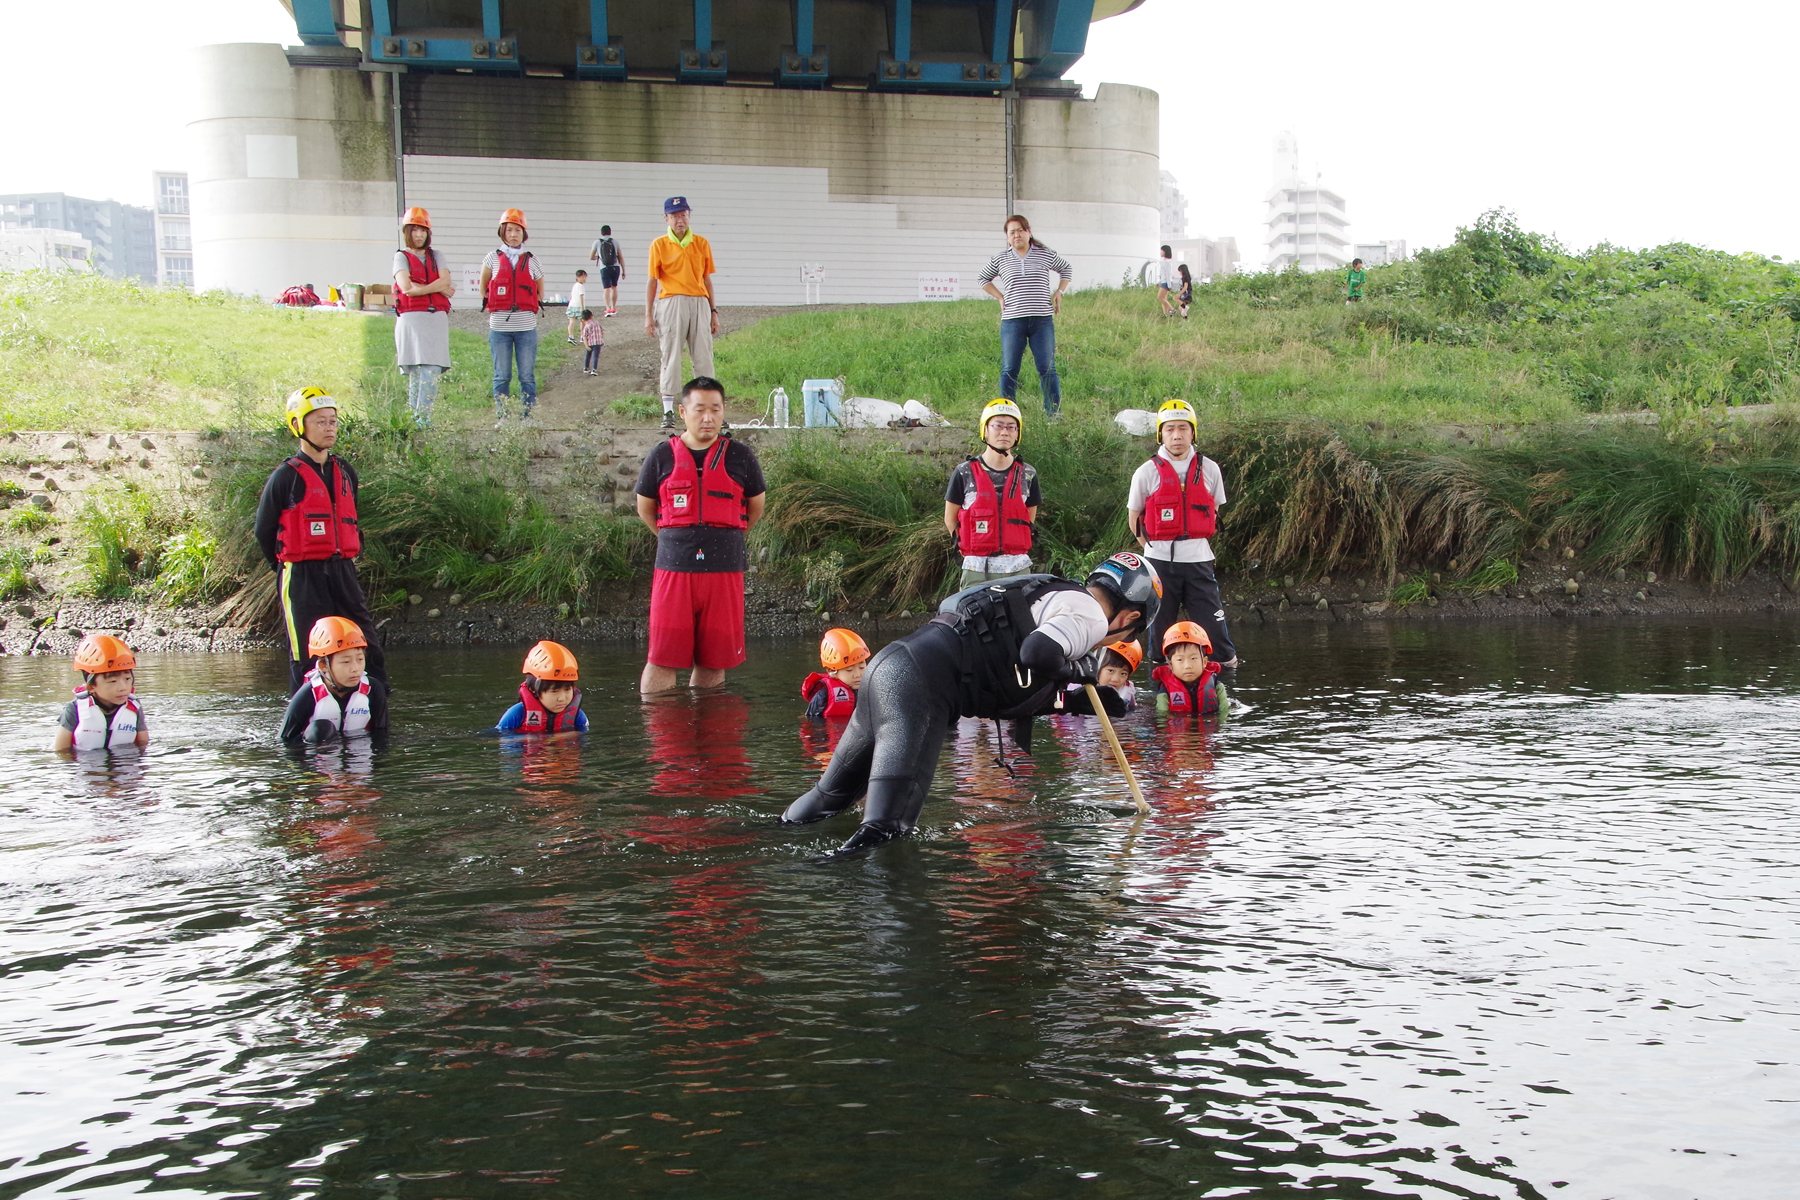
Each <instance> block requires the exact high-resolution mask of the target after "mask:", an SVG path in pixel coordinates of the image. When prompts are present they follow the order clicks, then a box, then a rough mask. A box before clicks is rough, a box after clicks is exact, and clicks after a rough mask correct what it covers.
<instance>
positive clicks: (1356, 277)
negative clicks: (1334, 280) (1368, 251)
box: [1344, 258, 1369, 304]
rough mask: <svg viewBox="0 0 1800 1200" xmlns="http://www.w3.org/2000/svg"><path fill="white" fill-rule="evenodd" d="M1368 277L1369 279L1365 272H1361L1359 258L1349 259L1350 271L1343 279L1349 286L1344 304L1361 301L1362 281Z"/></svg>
mask: <svg viewBox="0 0 1800 1200" xmlns="http://www.w3.org/2000/svg"><path fill="white" fill-rule="evenodd" d="M1368 277H1369V273H1368V272H1367V271H1365V270H1363V265H1362V259H1360V258H1354V259H1351V260H1350V270H1349V271H1348V272H1347V273H1346V275H1345V277H1344V278H1345V282H1346V283H1348V284H1349V286H1350V291H1349V294H1347V295H1346V296H1345V297H1344V303H1345V304H1355V303H1356V302H1357V301H1358V300H1361V299H1362V285H1363V280H1365V279H1367V278H1368Z"/></svg>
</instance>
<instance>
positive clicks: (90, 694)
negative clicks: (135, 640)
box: [53, 633, 150, 751]
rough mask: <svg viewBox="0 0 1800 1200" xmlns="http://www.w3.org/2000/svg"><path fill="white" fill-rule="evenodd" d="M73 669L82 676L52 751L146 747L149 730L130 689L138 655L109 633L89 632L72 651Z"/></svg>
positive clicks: (61, 721)
mask: <svg viewBox="0 0 1800 1200" xmlns="http://www.w3.org/2000/svg"><path fill="white" fill-rule="evenodd" d="M75 669H76V670H77V671H80V672H81V678H82V685H81V686H80V687H78V688H76V689H75V698H74V699H73V700H71V701H69V702H68V703H67V704H65V705H63V710H62V716H61V717H60V718H59V719H58V721H57V729H56V741H55V743H54V746H53V748H54V749H56V750H57V751H64V750H106V749H111V748H112V747H114V746H128V745H131V746H142V745H145V744H147V743H148V742H149V741H150V730H149V728H148V727H147V726H146V725H145V724H144V710H143V709H141V708H139V707H138V702H137V694H136V693H135V692H134V691H133V690H132V685H133V683H134V682H135V680H136V674H137V656H136V655H135V654H133V653H132V652H131V647H130V646H127V645H126V644H125V643H124V642H122V641H120V640H119V639H118V638H116V637H113V636H112V635H111V634H105V633H90V634H88V635H87V636H86V637H84V638H82V639H81V644H80V645H79V646H77V647H75Z"/></svg>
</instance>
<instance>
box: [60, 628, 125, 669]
mask: <svg viewBox="0 0 1800 1200" xmlns="http://www.w3.org/2000/svg"><path fill="white" fill-rule="evenodd" d="M136 668H137V655H135V654H133V653H132V652H131V647H130V646H127V645H126V644H125V643H124V642H123V641H121V640H120V639H118V638H116V637H114V636H113V635H112V634H110V633H90V634H88V635H87V636H86V637H84V638H82V639H81V645H79V646H77V647H75V669H76V670H77V671H80V672H82V673H84V674H87V675H107V674H111V673H112V672H113V671H131V670H135V669H136Z"/></svg>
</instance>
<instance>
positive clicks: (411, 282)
mask: <svg viewBox="0 0 1800 1200" xmlns="http://www.w3.org/2000/svg"><path fill="white" fill-rule="evenodd" d="M454 295H456V285H455V284H453V283H451V282H450V275H449V272H447V271H445V270H444V266H443V264H442V263H441V262H440V261H438V256H437V251H435V250H433V249H432V248H431V214H430V213H428V212H426V211H425V210H424V209H422V208H409V209H407V210H406V216H405V217H403V218H401V222H400V249H399V250H397V251H395V252H394V361H395V362H397V363H399V364H400V373H401V374H402V375H405V376H406V406H407V408H409V409H410V410H411V411H412V417H413V420H414V421H416V422H417V423H418V424H419V425H421V426H425V425H429V424H431V405H432V402H433V401H434V400H436V399H437V389H438V376H440V375H442V374H443V373H444V372H445V371H448V370H449V369H450V298H451V297H452V296H454Z"/></svg>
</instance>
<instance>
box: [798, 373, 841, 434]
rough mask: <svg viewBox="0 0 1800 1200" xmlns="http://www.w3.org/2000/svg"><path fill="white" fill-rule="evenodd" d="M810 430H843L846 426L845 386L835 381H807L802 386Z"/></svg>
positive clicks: (807, 423)
mask: <svg viewBox="0 0 1800 1200" xmlns="http://www.w3.org/2000/svg"><path fill="white" fill-rule="evenodd" d="M800 394H801V396H802V397H804V404H805V412H806V427H807V428H808V429H819V428H831V429H841V428H843V425H844V385H843V384H841V383H839V382H838V381H837V380H835V379H807V380H804V381H802V382H801V384H800Z"/></svg>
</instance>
